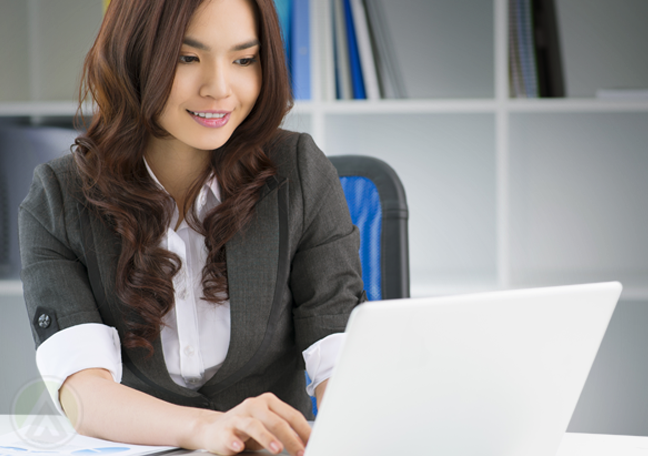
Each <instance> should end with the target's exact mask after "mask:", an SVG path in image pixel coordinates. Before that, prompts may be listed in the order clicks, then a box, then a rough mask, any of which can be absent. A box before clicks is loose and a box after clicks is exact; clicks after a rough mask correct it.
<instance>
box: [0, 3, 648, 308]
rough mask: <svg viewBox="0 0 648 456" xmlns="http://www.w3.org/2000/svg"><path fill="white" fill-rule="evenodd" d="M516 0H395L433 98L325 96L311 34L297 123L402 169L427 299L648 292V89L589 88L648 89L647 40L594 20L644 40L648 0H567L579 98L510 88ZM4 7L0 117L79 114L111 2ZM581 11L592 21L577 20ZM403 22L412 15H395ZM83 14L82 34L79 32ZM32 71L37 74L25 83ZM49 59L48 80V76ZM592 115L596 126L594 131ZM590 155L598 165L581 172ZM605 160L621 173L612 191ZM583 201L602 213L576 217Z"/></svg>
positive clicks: (337, 150)
mask: <svg viewBox="0 0 648 456" xmlns="http://www.w3.org/2000/svg"><path fill="white" fill-rule="evenodd" d="M396 3H398V4H397V5H395V4H396ZM507 3H508V2H507V0H492V1H491V2H484V1H483V0H462V1H460V2H457V1H456V0H435V1H434V2H429V1H425V0H402V1H399V2H393V3H392V2H385V6H386V10H387V13H388V14H391V15H392V16H393V17H392V19H393V21H395V22H393V23H392V24H390V25H391V26H392V29H391V32H392V34H393V38H394V41H395V43H396V45H399V43H400V46H401V48H400V49H399V57H400V58H401V60H400V63H401V64H402V67H403V71H405V72H408V73H407V74H406V79H407V80H408V81H410V82H411V86H412V87H414V89H413V90H414V91H415V92H416V93H427V92H425V90H427V89H426V87H428V86H429V87H431V88H430V89H429V93H431V94H433V95H435V97H434V98H419V99H406V100H381V101H378V102H369V101H323V100H322V99H321V98H320V94H321V90H319V87H318V86H319V84H320V78H319V71H320V68H319V67H318V65H319V64H320V59H319V56H318V54H317V53H318V50H319V48H318V47H317V46H314V47H313V49H312V62H313V72H312V73H313V85H314V90H313V91H312V92H313V94H314V100H313V101H309V102H297V103H296V105H295V108H294V109H293V112H292V113H291V114H290V115H289V117H288V118H287V120H286V122H285V125H286V127H287V128H290V129H294V130H299V131H306V132H309V133H311V134H312V135H313V137H314V138H315V140H316V142H317V143H318V144H319V145H320V147H321V148H322V149H323V150H324V151H325V152H326V153H327V154H330V155H336V154H367V155H374V156H377V157H379V158H382V159H383V160H385V161H387V162H388V163H390V164H391V165H392V166H393V167H394V168H395V169H396V171H397V172H398V173H399V175H400V176H401V178H402V180H403V182H404V185H405V188H406V191H407V193H408V198H409V204H410V214H411V215H410V261H411V263H410V264H411V278H412V294H413V295H415V296H421V295H436V294H446V293H457V292H467V291H475V290H483V289H495V288H515V287H521V286H535V285H549V284H561V283H573V282H580V281H594V280H621V281H622V282H623V283H624V284H625V290H624V297H626V298H636V299H639V298H640V299H648V237H646V239H644V238H643V236H642V234H641V233H642V232H648V230H642V228H647V229H648V223H646V221H647V220H648V211H647V210H645V209H644V208H643V206H644V205H643V204H642V202H641V198H640V197H639V196H640V192H641V191H643V190H645V191H647V192H648V185H646V184H643V178H642V176H643V175H644V174H643V173H642V171H645V172H648V155H647V156H646V157H643V158H642V157H641V156H640V155H641V154H640V152H639V149H640V146H641V144H645V143H646V139H648V138H647V137H646V136H647V135H646V133H645V130H647V129H646V128H643V127H642V123H645V124H646V126H648V101H636V102H635V101H610V100H597V99H594V98H593V97H594V93H592V87H596V86H595V84H596V83H597V79H596V75H597V74H600V75H601V78H600V79H601V81H602V82H601V83H606V84H608V83H609V84H615V83H618V84H620V85H623V84H639V83H642V84H644V85H645V86H646V87H648V64H642V63H638V62H637V61H638V60H641V58H643V60H645V61H648V59H646V58H645V57H647V56H646V55H645V51H644V50H643V49H642V46H641V45H640V44H634V45H633V44H632V42H631V41H629V40H628V39H627V37H626V38H623V37H621V38H615V37H612V36H609V37H605V40H603V41H605V43H607V44H606V45H605V46H602V45H601V44H600V43H601V41H602V38H601V37H598V36H597V30H593V28H594V27H598V29H600V28H601V24H603V23H605V24H608V22H609V24H608V26H607V29H606V30H619V28H620V27H621V28H622V30H623V31H624V33H625V34H626V35H629V36H632V38H633V40H632V41H635V42H639V43H640V42H641V39H642V38H644V40H643V42H648V34H647V33H646V32H645V31H642V28H641V27H639V26H638V25H637V20H636V17H637V16H641V15H642V14H643V13H645V14H648V8H647V7H646V5H644V4H643V3H642V2H637V1H635V0H618V1H617V0H614V1H613V0H556V3H557V8H558V15H559V26H560V32H561V39H562V48H563V60H564V62H565V65H564V66H565V71H566V81H567V87H568V95H570V94H571V93H574V94H576V95H577V98H574V97H568V98H565V99H540V100H519V99H510V98H509V93H508V91H509V85H508V41H507V40H508V35H507V21H508V13H507ZM0 8H2V9H3V10H7V11H8V10H11V12H12V13H13V15H14V17H15V18H16V19H18V20H20V19H21V18H22V20H24V21H26V23H27V26H26V27H20V26H19V25H16V21H12V20H11V19H7V17H8V15H5V14H2V15H0V16H1V17H4V19H0V25H2V26H5V25H6V27H4V28H3V27H0V38H5V37H4V35H3V33H7V34H9V33H12V34H18V37H19V38H22V40H21V43H22V44H20V46H22V52H21V49H18V52H17V51H16V49H12V50H9V49H5V48H4V47H0V57H2V58H4V59H5V60H4V61H8V60H7V59H14V61H16V64H15V65H13V66H12V68H10V69H9V70H6V69H5V68H6V67H5V66H3V70H2V71H9V73H8V74H7V75H4V74H3V81H4V80H7V81H13V83H14V86H15V87H14V88H13V89H7V88H6V87H5V88H4V90H3V89H1V88H0V120H2V119H5V121H10V120H15V119H18V120H21V119H22V120H31V121H32V122H33V123H45V124H47V123H48V122H49V121H50V120H51V119H59V120H60V119H71V118H72V117H73V116H74V114H75V113H76V109H77V106H76V103H75V102H74V101H73V100H74V98H75V94H76V84H77V81H78V70H79V69H80V65H81V60H82V58H83V55H84V54H85V51H86V50H87V48H89V46H90V44H91V42H92V37H93V36H94V34H95V33H96V31H97V29H98V26H99V23H100V20H101V2H100V1H99V0H96V1H93V2H88V1H87V0H59V3H57V5H56V7H54V6H53V5H52V2H47V1H46V0H26V1H25V0H0ZM583 10H586V11H587V18H588V20H589V21H590V22H591V24H592V25H591V27H589V28H588V24H587V23H583V22H582V21H581V20H579V19H578V12H579V11H583ZM637 10H640V11H637ZM610 17H612V19H610V20H608V19H609V18H610ZM606 18H607V19H606ZM81 19H85V20H83V21H82V20H81ZM313 20H317V18H316V17H314V18H313ZM606 20H608V22H605V21H606ZM3 21H8V22H7V24H5V23H4V22H3ZM398 21H401V22H403V23H406V24H407V25H408V26H407V27H398V24H399V22H398ZM453 21H454V22H453ZM81 22H82V23H83V25H82V28H81V29H80V30H75V33H70V32H69V30H71V29H74V28H75V27H76V28H77V29H79V26H78V24H79V23H81ZM428 23H429V24H430V25H429V26H428V25H427V24H428ZM626 25H627V26H626ZM417 27H418V28H417ZM615 27H616V28H615ZM14 29H15V30H14ZM313 29H315V27H313ZM2 30H5V32H3V31H2ZM572 30H574V32H571V31H572ZM417 33H418V35H414V34H417ZM412 37H417V38H418V39H412ZM588 37H589V38H591V40H592V46H599V52H600V53H602V55H605V56H610V57H609V58H614V63H615V64H616V65H617V66H618V68H617V69H616V70H617V71H616V72H615V71H614V69H610V68H608V66H606V65H604V64H600V63H599V64H598V66H597V63H596V62H597V59H599V58H600V56H598V57H597V49H590V48H588V47H587V46H588V41H587V39H588ZM6 38H7V39H6V40H3V41H2V42H7V40H8V39H9V37H6ZM615 39H617V40H618V41H615ZM407 40H410V41H411V43H412V44H411V46H410V45H407V44H408V43H409V42H408V41H407ZM426 40H427V41H426ZM54 42H55V43H57V46H54V45H53V44H52V43H54ZM312 42H316V37H315V36H314V37H313V40H312ZM403 43H405V44H406V45H407V46H403ZM615 43H617V44H618V46H623V47H624V53H621V54H622V55H621V56H619V55H616V54H614V55H613V52H612V51H613V50H614V49H615V47H614V46H615ZM20 46H19V48H20ZM633 46H634V47H633ZM642 52H643V55H642ZM628 55H629V56H630V57H628ZM624 56H625V58H626V59H625V60H624ZM435 62H438V63H435ZM56 63H58V65H56ZM624 64H625V65H627V67H628V68H627V69H624V68H623V65H624ZM426 65H427V66H426ZM59 67H64V68H65V71H64V72H61V70H60V69H59ZM453 69H455V70H456V72H455V73H452V71H453ZM30 70H31V71H30ZM33 70H40V71H36V72H37V73H39V74H38V75H34V76H30V79H29V80H28V81H26V82H25V81H23V80H21V78H20V75H21V74H33V73H34V72H35V71H33ZM46 70H50V71H51V72H52V74H51V77H50V75H49V74H48V78H45V77H43V71H45V74H47V72H46ZM26 71H27V73H25V72H26ZM585 72H587V74H588V79H587V84H586V85H585V86H583V85H579V79H577V78H574V75H581V76H580V78H581V79H583V76H582V75H583V74H585ZM597 72H598V73H597ZM427 75H429V77H430V78H431V79H430V81H429V84H427V80H426V79H425V78H426V77H427ZM5 76H6V77H5ZM416 78H418V79H416ZM421 78H423V79H421ZM23 79H24V78H23ZM455 79H456V81H455ZM426 84H427V85H426ZM588 91H589V92H588ZM444 94H447V96H445V95H444ZM85 111H86V113H88V112H89V111H90V109H89V108H87V107H86V109H85ZM587 125H590V127H589V128H590V129H591V131H589V132H587V131H583V130H584V129H585V130H586V127H587ZM579 129H580V130H579ZM606 139H607V146H605V145H604V144H605V143H606ZM608 147H609V148H608ZM615 157H616V158H617V159H618V161H616V160H615ZM632 157H634V159H633V158H632ZM569 163H571V164H572V165H573V166H572V167H571V168H569V166H568V165H569ZM578 163H583V164H584V163H588V164H589V165H588V166H585V165H583V166H582V167H581V168H582V169H580V168H579V166H578ZM615 163H616V165H615ZM628 163H630V164H628ZM626 164H628V165H626ZM559 165H560V166H562V167H563V168H562V169H563V170H564V169H569V170H570V171H569V172H570V173H572V174H571V175H570V174H569V173H567V171H565V172H563V173H562V174H560V173H559V174H560V176H558V177H559V178H556V179H554V180H553V181H551V179H552V176H551V169H552V168H553V167H554V166H559ZM615 166H616V168H615ZM606 170H611V172H612V175H611V176H610V178H611V179H612V180H611V181H609V182H608V184H607V185H608V186H607V187H604V188H599V184H600V182H601V179H604V178H605V171H606ZM588 173H589V174H588ZM554 177H555V176H554ZM614 179H616V180H614ZM572 184H573V185H572ZM576 184H578V186H575V185H576ZM543 189H544V191H543ZM557 190H560V195H556V196H554V195H553V194H552V192H554V193H555V192H556V191H557ZM633 192H634V193H633ZM605 195H608V196H609V198H610V199H612V200H614V201H616V202H617V203H618V204H617V209H614V207H610V205H612V203H613V201H609V202H606V201H604V199H605V198H604V196H605ZM552 198H553V199H552ZM603 203H606V204H607V203H609V204H608V205H607V206H606V204H603ZM619 206H620V207H621V209H619ZM583 207H588V208H589V209H588V210H589V211H590V212H589V213H588V214H586V215H583V214H581V216H580V217H575V218H573V219H570V220H567V219H565V218H564V217H563V216H564V214H565V212H567V211H569V209H570V208H571V209H572V210H574V211H577V210H578V208H583ZM561 217H562V218H561ZM614 220H618V221H619V223H618V224H617V223H616V222H615V221H614ZM554 224H556V225H554ZM564 224H567V225H564ZM585 224H587V230H588V232H589V234H588V235H584V234H583V232H582V230H584V229H586V227H585ZM558 225H559V226H558ZM552 226H555V227H556V229H553V230H552V229H551V227H552ZM540 227H542V230H540ZM572 229H573V230H581V232H580V234H581V235H580V236H576V240H577V241H578V242H576V240H572V241H570V239H568V238H566V237H565V235H564V233H570V232H571V230H572ZM561 233H563V234H561ZM644 253H645V255H644ZM644 258H646V259H645V260H644ZM1 290H2V289H0V291H1Z"/></svg>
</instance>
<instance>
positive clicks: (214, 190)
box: [143, 158, 221, 214]
mask: <svg viewBox="0 0 648 456" xmlns="http://www.w3.org/2000/svg"><path fill="white" fill-rule="evenodd" d="M143 159H144V165H146V170H147V171H148V173H149V176H151V179H153V181H154V182H155V183H156V184H157V185H158V186H159V187H160V188H161V189H162V190H164V191H165V192H166V189H165V188H164V186H163V185H162V184H161V183H160V181H159V180H158V178H157V177H156V176H155V173H154V172H153V170H152V169H151V167H150V166H149V164H148V162H147V161H146V158H143ZM167 193H168V192H167ZM210 195H211V196H213V197H214V198H215V204H213V205H211V206H212V207H213V206H216V205H218V204H220V202H221V197H220V187H219V185H218V179H216V175H215V174H212V175H211V176H210V177H209V179H207V181H206V182H205V185H203V187H202V188H201V189H200V192H199V193H198V197H197V198H196V209H197V210H198V214H200V213H201V212H203V209H204V208H205V205H206V204H207V203H208V202H209V199H210V198H209V196H210Z"/></svg>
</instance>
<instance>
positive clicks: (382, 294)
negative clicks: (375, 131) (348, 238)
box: [329, 155, 410, 301]
mask: <svg viewBox="0 0 648 456" xmlns="http://www.w3.org/2000/svg"><path fill="white" fill-rule="evenodd" d="M329 158H330V160H331V163H333V165H334V166H335V167H336V168H337V171H338V175H339V176H340V183H341V184H342V189H343V190H344V195H345V196H346V200H347V204H348V205H349V212H350V213H351V220H352V221H353V224H354V225H356V226H357V227H358V229H359V230H360V262H361V263H362V280H363V281H364V286H365V290H366V292H367V299H369V300H370V301H375V300H379V299H397V298H408V297H409V295H410V289H409V253H408V240H407V218H408V210H407V200H406V197H405V190H404V188H403V184H402V183H401V181H400V179H399V178H398V175H397V174H396V172H395V171H394V170H393V168H392V167H391V166H389V165H388V164H387V163H385V162H384V161H382V160H379V159H377V158H374V157H368V156H362V155H338V156H333V157H329Z"/></svg>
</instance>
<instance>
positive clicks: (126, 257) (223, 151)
mask: <svg viewBox="0 0 648 456" xmlns="http://www.w3.org/2000/svg"><path fill="white" fill-rule="evenodd" d="M248 1H250V2H251V3H252V4H253V5H254V7H255V8H254V9H255V12H256V15H257V24H258V36H259V41H260V43H261V45H260V51H259V52H260V55H259V57H260V63H261V68H262V75H263V76H262V83H261V91H260V95H259V97H258V99H257V102H256V104H255V106H254V108H253V109H252V111H251V112H250V114H249V115H248V117H247V118H246V119H245V120H244V121H243V122H242V123H241V125H239V127H238V128H237V129H236V131H235V132H234V134H233V135H232V137H231V138H230V139H229V140H228V142H227V143H226V144H225V145H224V146H222V147H221V148H219V149H217V150H214V151H213V152H212V156H211V163H210V166H209V167H208V168H207V169H205V170H204V173H203V174H202V175H201V177H200V178H199V179H198V180H197V181H196V182H195V183H194V185H192V187H191V189H190V192H189V195H190V197H189V198H188V201H190V202H193V200H194V199H195V197H196V195H197V194H198V192H199V191H200V188H201V187H202V186H203V185H204V183H205V182H206V180H207V179H208V178H209V177H210V176H211V175H215V176H216V178H217V179H218V183H219V185H220V189H221V199H222V203H221V204H220V205H218V206H217V207H216V208H215V209H214V210H213V211H211V213H209V214H208V215H207V216H206V217H205V218H204V220H203V221H202V222H201V221H199V220H198V217H197V216H196V214H195V211H193V210H189V211H187V220H188V223H189V224H190V226H191V227H192V228H193V229H195V230H196V231H198V232H200V233H201V234H203V235H204V236H205V245H206V246H207V249H208V252H209V254H208V260H207V264H206V265H205V267H204V269H203V274H202V285H203V293H204V296H203V299H206V300H207V301H210V302H213V303H219V302H222V301H223V299H224V297H227V296H228V288H227V264H226V257H225V244H226V243H227V241H229V240H230V239H231V238H232V237H233V236H234V235H235V234H236V233H237V232H238V231H239V230H241V229H243V228H244V227H245V225H246V224H247V223H248V222H249V220H250V219H251V218H252V216H253V212H254V206H255V204H256V202H257V200H258V195H259V191H260V189H261V187H262V186H263V185H264V183H265V181H266V180H267V179H268V178H269V177H271V176H273V175H274V174H276V169H275V167H274V165H273V163H272V162H271V160H270V159H269V158H268V156H267V155H266V153H265V152H264V151H265V150H267V147H268V146H269V145H270V144H271V142H272V140H273V139H274V138H275V136H276V135H277V134H278V132H279V125H280V123H281V121H282V119H283V118H284V116H285V115H286V113H287V112H288V111H289V109H290V108H291V106H292V96H291V92H290V85H289V80H288V74H287V70H286V65H285V60H284V58H285V57H284V52H283V45H282V41H281V32H280V27H279V22H278V19H277V14H276V12H275V9H274V4H273V0H248ZM202 2H203V0H112V1H111V3H110V6H109V7H108V10H107V12H106V16H105V18H104V20H103V23H102V25H101V29H100V30H99V34H98V36H97V39H96V41H95V43H94V45H93V46H92V48H91V49H90V52H89V53H88V55H87V57H86V60H85V63H84V68H83V78H82V81H83V83H82V86H81V90H80V100H81V103H83V102H85V101H91V102H92V103H93V104H94V109H95V112H94V115H93V118H92V120H91V121H90V123H89V125H88V126H87V130H86V133H85V134H82V135H81V136H79V137H78V138H77V140H76V142H75V147H74V153H75V161H76V165H77V168H78V170H79V174H80V176H81V180H82V184H83V192H84V195H85V197H86V199H87V201H88V204H89V207H90V208H91V209H93V210H94V211H95V212H96V213H98V214H99V215H100V216H101V217H102V218H103V219H104V220H106V221H107V223H108V225H109V226H110V227H111V229H113V230H114V231H115V232H116V233H117V234H118V235H119V237H120V238H121V253H120V255H119V260H118V262H117V269H116V283H115V292H116V295H117V297H118V299H119V301H120V303H121V305H122V317H123V318H124V320H125V324H126V328H127V333H126V336H125V338H124V344H125V346H127V347H129V348H135V347H143V348H145V349H147V351H148V352H149V354H152V352H153V345H152V342H153V340H155V339H156V338H157V337H159V334H160V324H161V320H162V317H163V316H164V315H165V314H166V313H167V312H168V311H169V310H170V309H171V308H172V307H173V304H174V288H173V282H172V279H173V276H174V275H175V274H176V273H177V272H178V271H179V269H180V266H181V264H180V259H179V258H178V257H177V255H175V254H173V253H171V252H169V251H167V250H165V249H163V248H161V247H160V242H161V240H162V237H163V236H164V235H165V233H166V231H167V228H168V226H169V223H170V220H171V217H172V213H173V210H174V201H173V199H172V198H171V197H170V196H169V195H168V194H167V193H166V192H164V191H162V190H160V189H159V188H158V187H157V186H156V185H155V184H154V183H153V181H152V179H151V178H150V176H149V175H148V173H147V170H146V167H145V164H144V160H143V156H144V149H145V147H146V145H147V141H148V140H149V138H151V136H155V137H165V136H166V135H167V132H166V131H164V130H163V129H162V128H161V127H160V125H159V124H158V122H157V119H158V118H159V116H160V114H161V113H162V111H163V108H164V105H165V103H166V100H167V98H168V97H169V94H170V92H171V87H172V84H173V78H174V75H175V69H176V66H177V62H178V58H179V55H180V48H181V45H182V40H183V38H184V35H185V32H186V28H187V26H188V24H189V22H190V20H191V18H192V15H193V14H194V13H195V12H196V10H197V9H198V7H199V6H200V4H201V3H202ZM190 204H191V203H190ZM185 209H190V208H185Z"/></svg>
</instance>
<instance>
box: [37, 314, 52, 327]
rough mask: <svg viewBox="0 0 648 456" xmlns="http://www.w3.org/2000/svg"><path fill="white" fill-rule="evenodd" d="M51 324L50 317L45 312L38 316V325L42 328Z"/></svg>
mask: <svg viewBox="0 0 648 456" xmlns="http://www.w3.org/2000/svg"><path fill="white" fill-rule="evenodd" d="M50 324H52V319H51V318H50V316H49V315H47V314H42V315H41V316H40V317H38V326H40V327H41V328H43V329H46V328H49V325H50Z"/></svg>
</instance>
